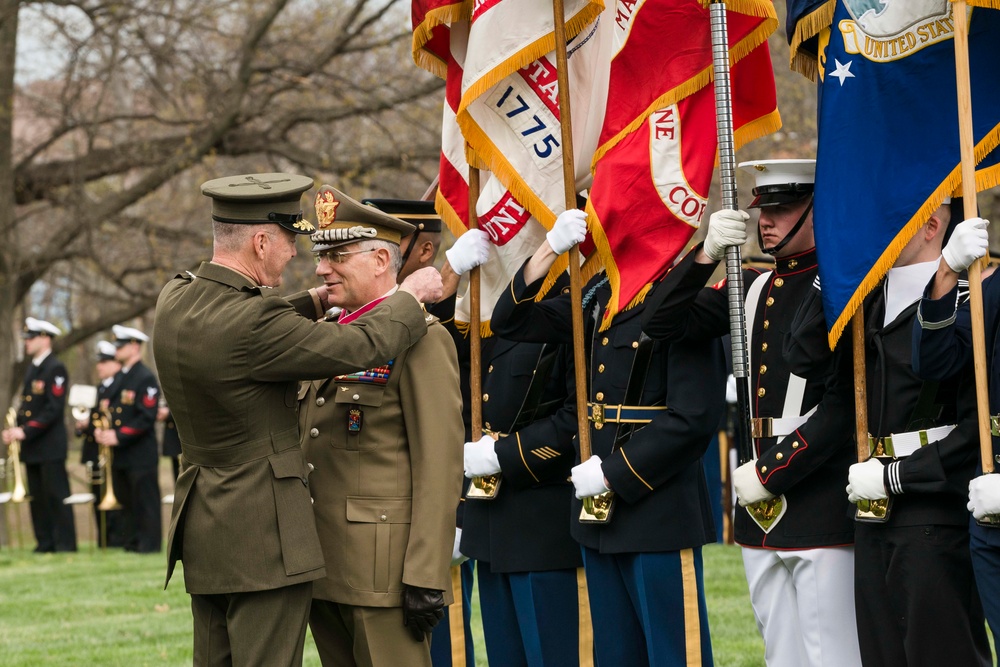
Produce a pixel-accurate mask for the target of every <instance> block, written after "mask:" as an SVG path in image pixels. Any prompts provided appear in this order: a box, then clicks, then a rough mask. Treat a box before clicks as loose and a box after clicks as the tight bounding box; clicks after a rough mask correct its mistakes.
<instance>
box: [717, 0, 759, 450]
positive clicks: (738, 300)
mask: <svg viewBox="0 0 1000 667" xmlns="http://www.w3.org/2000/svg"><path fill="white" fill-rule="evenodd" d="M709 13H710V17H711V28H712V69H713V70H714V74H715V118H716V127H717V131H718V137H719V179H720V181H721V183H722V206H723V208H725V209H729V210H731V211H735V210H737V209H738V208H739V205H738V203H737V193H736V151H735V145H734V141H733V106H732V99H731V92H730V84H729V34H728V33H729V28H728V25H727V21H726V3H725V2H724V1H723V0H713V2H712V3H711V5H710V6H709ZM726 286H727V288H726V294H727V296H728V299H729V338H730V340H731V341H732V352H733V377H735V378H736V410H737V415H736V419H735V420H734V421H735V426H736V429H735V430H736V451H737V454H738V456H739V462H740V464H743V463H746V462H747V461H750V460H752V459H753V447H752V444H751V440H750V384H749V372H748V369H749V366H750V362H749V360H748V355H747V335H746V314H745V312H744V305H743V258H742V256H741V252H740V246H738V245H732V246H728V247H727V248H726Z"/></svg>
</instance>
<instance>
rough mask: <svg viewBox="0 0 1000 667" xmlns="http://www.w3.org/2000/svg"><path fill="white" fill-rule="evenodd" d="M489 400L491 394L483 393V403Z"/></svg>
mask: <svg viewBox="0 0 1000 667" xmlns="http://www.w3.org/2000/svg"><path fill="white" fill-rule="evenodd" d="M489 400H490V395H489V394H483V403H488V402H489Z"/></svg>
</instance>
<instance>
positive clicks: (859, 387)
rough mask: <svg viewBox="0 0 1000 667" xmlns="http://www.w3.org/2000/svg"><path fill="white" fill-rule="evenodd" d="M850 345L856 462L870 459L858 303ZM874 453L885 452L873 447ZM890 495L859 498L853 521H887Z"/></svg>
mask: <svg viewBox="0 0 1000 667" xmlns="http://www.w3.org/2000/svg"><path fill="white" fill-rule="evenodd" d="M851 347H852V348H853V350H854V430H855V432H856V434H857V441H856V448H857V454H858V463H863V462H864V461H867V460H868V459H869V458H871V455H872V451H871V445H870V444H869V439H868V386H867V385H868V376H867V373H866V370H865V309H864V307H862V306H859V307H858V309H857V310H856V311H855V312H854V315H853V316H852V317H851ZM875 455H876V456H884V455H885V452H884V451H881V450H880V448H879V447H876V448H875ZM891 500H892V499H891V498H883V499H881V500H859V501H858V502H857V507H858V509H857V510H856V511H855V513H854V519H855V520H856V521H862V522H865V523H885V522H886V521H888V520H889V508H890V505H891Z"/></svg>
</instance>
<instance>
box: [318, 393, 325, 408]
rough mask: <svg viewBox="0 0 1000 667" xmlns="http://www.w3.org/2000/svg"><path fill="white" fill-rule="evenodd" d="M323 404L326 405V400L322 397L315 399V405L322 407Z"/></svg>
mask: <svg viewBox="0 0 1000 667" xmlns="http://www.w3.org/2000/svg"><path fill="white" fill-rule="evenodd" d="M324 403H326V399H325V398H323V397H322V396H320V397H319V398H317V399H316V405H318V406H320V407H322V406H323V404H324Z"/></svg>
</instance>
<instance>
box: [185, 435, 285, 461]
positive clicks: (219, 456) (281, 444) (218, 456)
mask: <svg viewBox="0 0 1000 667" xmlns="http://www.w3.org/2000/svg"><path fill="white" fill-rule="evenodd" d="M296 432H297V431H296ZM278 435H281V434H275V435H274V436H270V435H269V436H267V437H264V438H260V439H259V440H253V441H251V442H242V443H240V444H238V445H232V446H229V447H198V446H197V445H191V444H188V443H186V442H182V443H181V448H182V449H183V451H184V461H185V462H186V463H187V464H188V465H196V466H206V467H209V468H221V467H226V466H236V465H242V464H244V463H249V462H250V461H256V460H257V459H262V458H265V457H268V456H271V455H272V454H277V453H278V452H281V451H284V450H286V449H294V448H297V447H298V446H299V443H298V440H297V439H291V440H290V439H289V438H280V437H277V436H278Z"/></svg>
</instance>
